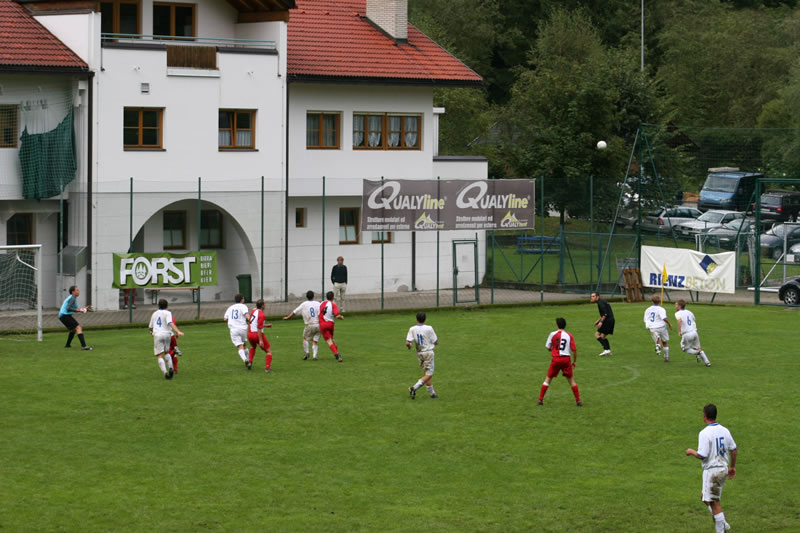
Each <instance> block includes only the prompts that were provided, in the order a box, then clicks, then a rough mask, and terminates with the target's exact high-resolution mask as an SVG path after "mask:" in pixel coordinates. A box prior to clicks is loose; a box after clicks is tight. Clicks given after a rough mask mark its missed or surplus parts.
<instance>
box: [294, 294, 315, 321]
mask: <svg viewBox="0 0 800 533" xmlns="http://www.w3.org/2000/svg"><path fill="white" fill-rule="evenodd" d="M292 314H293V315H303V322H304V323H305V325H306V326H318V325H319V302H315V301H314V300H306V301H305V302H303V303H301V304H300V305H298V306H297V309H295V310H294V311H292Z"/></svg>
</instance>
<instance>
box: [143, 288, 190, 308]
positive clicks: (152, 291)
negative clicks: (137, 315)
mask: <svg viewBox="0 0 800 533" xmlns="http://www.w3.org/2000/svg"><path fill="white" fill-rule="evenodd" d="M199 290H200V287H154V288H152V289H145V291H150V301H151V302H152V303H153V305H156V304H157V303H158V293H160V292H162V291H192V303H195V302H197V291H199Z"/></svg>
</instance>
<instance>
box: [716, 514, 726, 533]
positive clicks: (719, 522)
mask: <svg viewBox="0 0 800 533" xmlns="http://www.w3.org/2000/svg"><path fill="white" fill-rule="evenodd" d="M714 529H715V530H716V532H717V533H725V513H719V514H715V515H714Z"/></svg>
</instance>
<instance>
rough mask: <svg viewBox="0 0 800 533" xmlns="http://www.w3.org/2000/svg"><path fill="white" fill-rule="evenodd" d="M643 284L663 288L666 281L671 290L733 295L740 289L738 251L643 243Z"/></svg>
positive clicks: (665, 285) (666, 287) (667, 287)
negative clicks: (738, 285) (716, 251)
mask: <svg viewBox="0 0 800 533" xmlns="http://www.w3.org/2000/svg"><path fill="white" fill-rule="evenodd" d="M664 268H666V270H667V278H666V279H664V276H663V271H664ZM642 283H643V284H644V286H645V287H653V288H660V287H661V285H662V283H663V285H664V288H665V289H667V290H669V289H677V290H684V291H699V292H722V293H728V294H733V293H734V292H736V254H735V253H734V252H723V253H721V254H706V253H703V252H695V251H694V250H687V249H686V248H665V247H660V246H642Z"/></svg>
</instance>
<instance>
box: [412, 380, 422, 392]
mask: <svg viewBox="0 0 800 533" xmlns="http://www.w3.org/2000/svg"><path fill="white" fill-rule="evenodd" d="M423 385H425V382H424V381H422V380H421V379H419V380H417V382H416V383H414V387H413V389H414V390H417V389H420V388H422V386H423Z"/></svg>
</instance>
